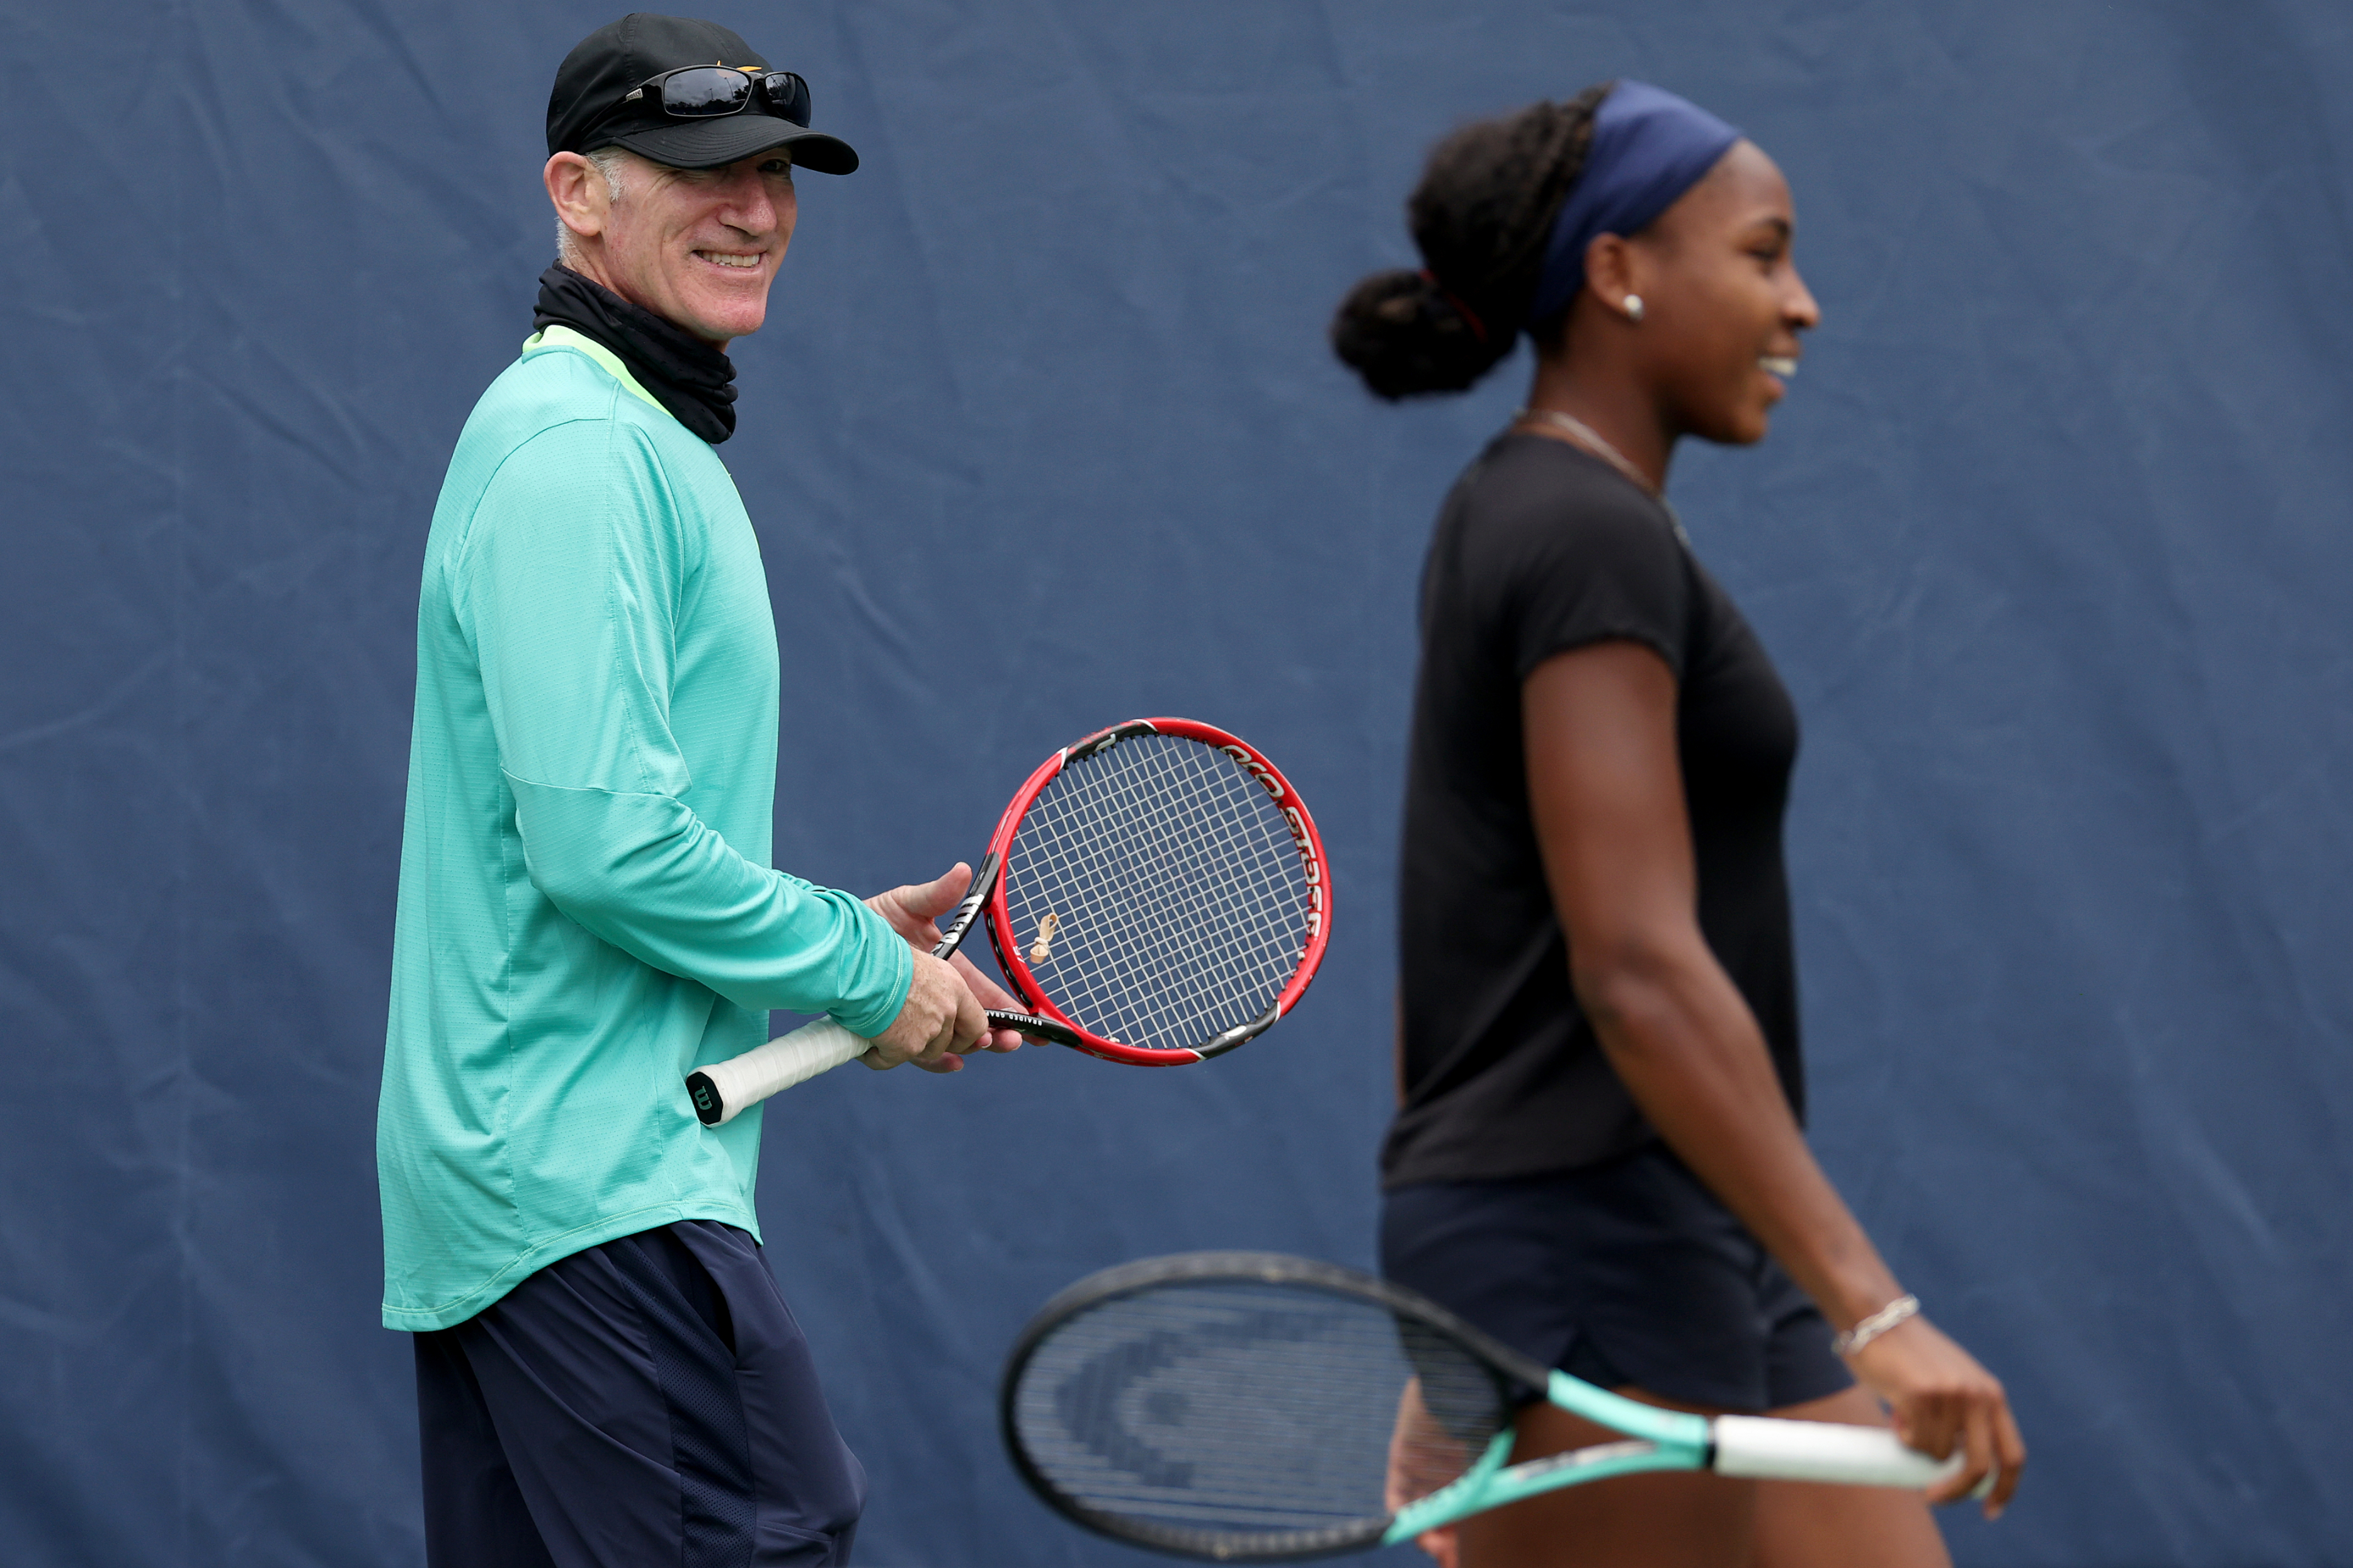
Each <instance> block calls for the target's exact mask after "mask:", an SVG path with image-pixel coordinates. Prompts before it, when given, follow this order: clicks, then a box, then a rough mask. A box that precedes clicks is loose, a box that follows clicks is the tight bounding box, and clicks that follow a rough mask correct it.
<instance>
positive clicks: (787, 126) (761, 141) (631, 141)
mask: <svg viewBox="0 0 2353 1568" xmlns="http://www.w3.org/2000/svg"><path fill="white" fill-rule="evenodd" d="M599 140H600V142H604V143H607V144H611V145H617V146H622V147H627V148H628V150H629V151H630V152H632V153H642V154H643V155H644V156H646V157H649V158H651V159H652V160H653V161H654V162H655V163H667V164H669V165H670V167H671V168H673V169H722V168H725V167H726V166H727V165H728V164H730V163H736V162H738V161H739V160H742V159H744V158H749V157H752V156H753V155H754V154H755V153H765V152H767V151H769V150H770V149H771V148H776V147H784V148H788V149H790V150H791V152H792V155H793V166H794V167H795V168H797V169H815V170H816V171H817V172H818V174H849V173H851V172H852V171H854V170H855V169H856V168H857V167H858V153H857V152H856V151H855V150H854V149H853V148H851V146H850V145H849V142H844V141H843V140H842V139H841V138H840V137H839V136H828V135H827V134H826V133H825V132H822V131H811V130H809V129H807V127H805V126H800V125H796V124H794V123H793V122H792V121H789V120H779V119H777V118H776V116H775V115H773V114H723V115H720V116H719V117H717V118H716V119H712V120H681V121H672V122H670V124H667V125H655V126H649V127H648V128H646V129H645V130H642V131H626V132H621V133H620V134H618V135H616V136H612V137H609V138H600V139H599Z"/></svg>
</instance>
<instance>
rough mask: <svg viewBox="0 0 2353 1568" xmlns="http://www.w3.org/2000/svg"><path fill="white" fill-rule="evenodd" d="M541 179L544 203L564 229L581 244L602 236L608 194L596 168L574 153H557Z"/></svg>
mask: <svg viewBox="0 0 2353 1568" xmlns="http://www.w3.org/2000/svg"><path fill="white" fill-rule="evenodd" d="M545 177H546V180H547V199H548V200H549V201H550V202H552V203H554V205H555V216H556V218H557V219H558V221H560V222H561V223H562V224H563V225H564V226H565V227H566V228H568V229H570V230H571V231H572V232H573V233H574V234H575V235H576V236H578V237H580V238H582V239H584V240H593V239H596V238H597V237H600V236H601V235H603V234H604V232H605V219H606V215H607V213H608V212H609V211H610V210H611V205H612V193H611V192H610V191H608V190H607V189H606V186H605V176H604V175H603V174H599V173H598V172H597V169H596V164H594V163H590V162H589V161H588V160H587V159H586V158H584V157H582V156H581V155H580V154H579V153H557V154H555V156H554V157H553V158H550V159H549V160H548V161H547V168H546V170H545Z"/></svg>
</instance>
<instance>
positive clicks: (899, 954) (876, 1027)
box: [831, 901, 915, 1040]
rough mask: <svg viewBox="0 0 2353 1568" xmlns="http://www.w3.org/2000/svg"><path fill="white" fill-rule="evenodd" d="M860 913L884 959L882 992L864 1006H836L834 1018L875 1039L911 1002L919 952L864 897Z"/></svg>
mask: <svg viewBox="0 0 2353 1568" xmlns="http://www.w3.org/2000/svg"><path fill="white" fill-rule="evenodd" d="M858 913H859V917H860V919H861V920H863V921H865V922H866V939H867V941H868V942H871V943H873V944H875V945H874V946H873V948H871V950H870V951H872V952H875V953H876V955H877V957H878V959H879V960H880V962H879V963H877V964H876V965H875V967H876V968H877V969H879V970H881V972H882V976H883V979H882V984H881V995H880V996H879V997H877V998H876V999H874V1000H873V1001H871V1002H869V1003H868V1004H867V1005H864V1006H862V1007H857V1008H856V1010H854V1011H853V1010H852V1008H853V1006H855V1004H854V1003H848V1002H846V1003H844V1004H843V1005H841V1006H839V1007H837V1008H835V1009H833V1010H832V1014H831V1016H832V1017H833V1020H834V1022H836V1023H838V1024H839V1025H840V1026H842V1027H843V1028H845V1029H847V1030H849V1032H850V1033H851V1034H853V1035H856V1036H858V1037H860V1038H861V1039H868V1040H871V1039H872V1038H873V1037H875V1036H877V1035H879V1034H881V1032H882V1031H883V1030H885V1029H887V1028H889V1027H890V1026H891V1020H892V1019H893V1018H896V1017H897V1016H899V1009H900V1008H902V1007H903V1006H905V1005H907V993H908V992H910V991H912V990H913V989H914V984H915V952H914V949H913V948H911V947H909V946H908V945H907V942H906V939H905V938H903V937H902V936H901V935H900V934H899V933H898V932H897V931H892V929H891V922H890V921H886V920H884V919H883V918H882V917H881V915H878V914H876V913H875V912H874V911H873V910H870V909H868V908H867V907H866V905H865V904H864V903H863V902H862V901H861V902H860V903H859V904H858Z"/></svg>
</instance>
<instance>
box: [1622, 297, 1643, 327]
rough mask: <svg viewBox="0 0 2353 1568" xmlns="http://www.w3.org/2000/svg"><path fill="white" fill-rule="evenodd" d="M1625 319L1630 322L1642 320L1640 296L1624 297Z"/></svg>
mask: <svg viewBox="0 0 2353 1568" xmlns="http://www.w3.org/2000/svg"><path fill="white" fill-rule="evenodd" d="M1626 319H1627V320H1628V321H1641V319H1642V297H1641V295H1640V294H1629V295H1627V296H1626Z"/></svg>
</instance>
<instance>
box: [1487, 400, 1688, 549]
mask: <svg viewBox="0 0 2353 1568" xmlns="http://www.w3.org/2000/svg"><path fill="white" fill-rule="evenodd" d="M1512 418H1513V421H1514V423H1516V422H1518V421H1520V420H1523V419H1541V420H1544V421H1545V422H1546V423H1547V424H1552V425H1557V426H1560V427H1561V428H1562V429H1564V430H1566V431H1567V432H1568V433H1569V434H1570V435H1571V436H1573V437H1576V438H1577V445H1578V446H1579V447H1583V448H1585V449H1586V450H1587V451H1589V452H1591V453H1592V454H1593V455H1594V456H1595V457H1597V458H1600V459H1601V460H1602V461H1603V462H1605V463H1608V464H1609V466H1610V467H1611V468H1615V469H1617V470H1618V471H1619V472H1620V473H1621V474H1623V475H1625V476H1626V477H1627V478H1628V479H1631V480H1632V481H1633V482H1634V488H1635V489H1639V490H1641V492H1642V493H1643V494H1644V495H1646V496H1649V497H1650V498H1651V500H1654V501H1657V502H1658V503H1659V508H1660V510H1662V511H1664V512H1665V513H1666V514H1667V521H1668V522H1670V523H1672V525H1673V526H1674V531H1675V537H1676V538H1677V539H1679V540H1682V541H1683V543H1684V544H1685V545H1689V544H1690V543H1691V535H1689V534H1687V533H1685V532H1684V531H1683V519H1682V518H1680V517H1677V516H1676V515H1675V509H1674V508H1673V507H1672V506H1671V505H1669V504H1668V502H1667V498H1666V493H1665V492H1664V491H1662V490H1661V489H1659V487H1658V486H1656V485H1654V484H1652V483H1651V480H1650V478H1649V476H1647V475H1646V474H1644V473H1643V472H1642V470H1641V469H1640V468H1636V467H1635V466H1634V465H1633V464H1631V463H1630V462H1628V461H1627V460H1626V454H1625V453H1623V452H1620V450H1619V449H1618V448H1617V447H1613V446H1611V445H1610V444H1609V442H1607V441H1605V440H1603V439H1602V438H1601V432H1600V431H1599V430H1596V429H1595V428H1594V427H1593V426H1590V425H1588V424H1587V423H1586V422H1585V421H1584V420H1582V419H1579V418H1577V416H1575V415H1573V414H1564V413H1562V412H1561V411H1560V410H1559V409H1557V408H1523V409H1521V410H1520V411H1519V412H1517V413H1516V414H1514V415H1513V416H1512Z"/></svg>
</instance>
